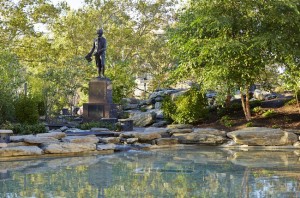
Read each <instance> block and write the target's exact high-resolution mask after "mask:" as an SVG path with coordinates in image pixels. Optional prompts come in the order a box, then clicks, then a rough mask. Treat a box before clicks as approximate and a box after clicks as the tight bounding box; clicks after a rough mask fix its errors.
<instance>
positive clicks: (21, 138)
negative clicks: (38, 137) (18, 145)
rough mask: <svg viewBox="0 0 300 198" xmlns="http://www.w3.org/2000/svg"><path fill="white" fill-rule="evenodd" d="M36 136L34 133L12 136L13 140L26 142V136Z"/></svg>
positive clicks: (11, 139)
mask: <svg viewBox="0 0 300 198" xmlns="http://www.w3.org/2000/svg"><path fill="white" fill-rule="evenodd" d="M30 137H35V136H34V135H15V136H10V141H11V142H24V139H25V138H30Z"/></svg>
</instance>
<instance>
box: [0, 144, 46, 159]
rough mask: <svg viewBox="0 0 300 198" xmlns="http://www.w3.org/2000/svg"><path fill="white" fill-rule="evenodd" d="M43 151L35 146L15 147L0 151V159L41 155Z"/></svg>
mask: <svg viewBox="0 0 300 198" xmlns="http://www.w3.org/2000/svg"><path fill="white" fill-rule="evenodd" d="M42 153H43V150H42V149H40V148H39V147H37V146H16V147H7V148H1V149H0V157H13V156H28V155H42Z"/></svg>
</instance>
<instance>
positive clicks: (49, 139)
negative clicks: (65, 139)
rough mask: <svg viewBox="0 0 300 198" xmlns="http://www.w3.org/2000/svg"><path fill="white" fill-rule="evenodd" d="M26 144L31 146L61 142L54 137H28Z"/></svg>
mask: <svg viewBox="0 0 300 198" xmlns="http://www.w3.org/2000/svg"><path fill="white" fill-rule="evenodd" d="M24 142H26V143H29V144H44V143H56V142H59V141H58V139H56V138H53V137H37V136H33V137H26V138H24Z"/></svg>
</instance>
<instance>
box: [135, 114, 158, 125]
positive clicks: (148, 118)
mask: <svg viewBox="0 0 300 198" xmlns="http://www.w3.org/2000/svg"><path fill="white" fill-rule="evenodd" d="M130 119H132V120H133V124H134V125H135V126H140V127H145V126H149V125H151V124H153V123H154V122H155V119H156V114H155V113H154V112H141V113H135V114H134V116H133V117H131V118H130Z"/></svg>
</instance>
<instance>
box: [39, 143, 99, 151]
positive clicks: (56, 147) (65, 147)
mask: <svg viewBox="0 0 300 198" xmlns="http://www.w3.org/2000/svg"><path fill="white" fill-rule="evenodd" d="M43 150H44V152H45V153H56V154H60V153H79V152H88V151H94V150H96V145H95V144H87V143H67V142H61V143H53V144H47V145H44V146H43Z"/></svg>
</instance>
